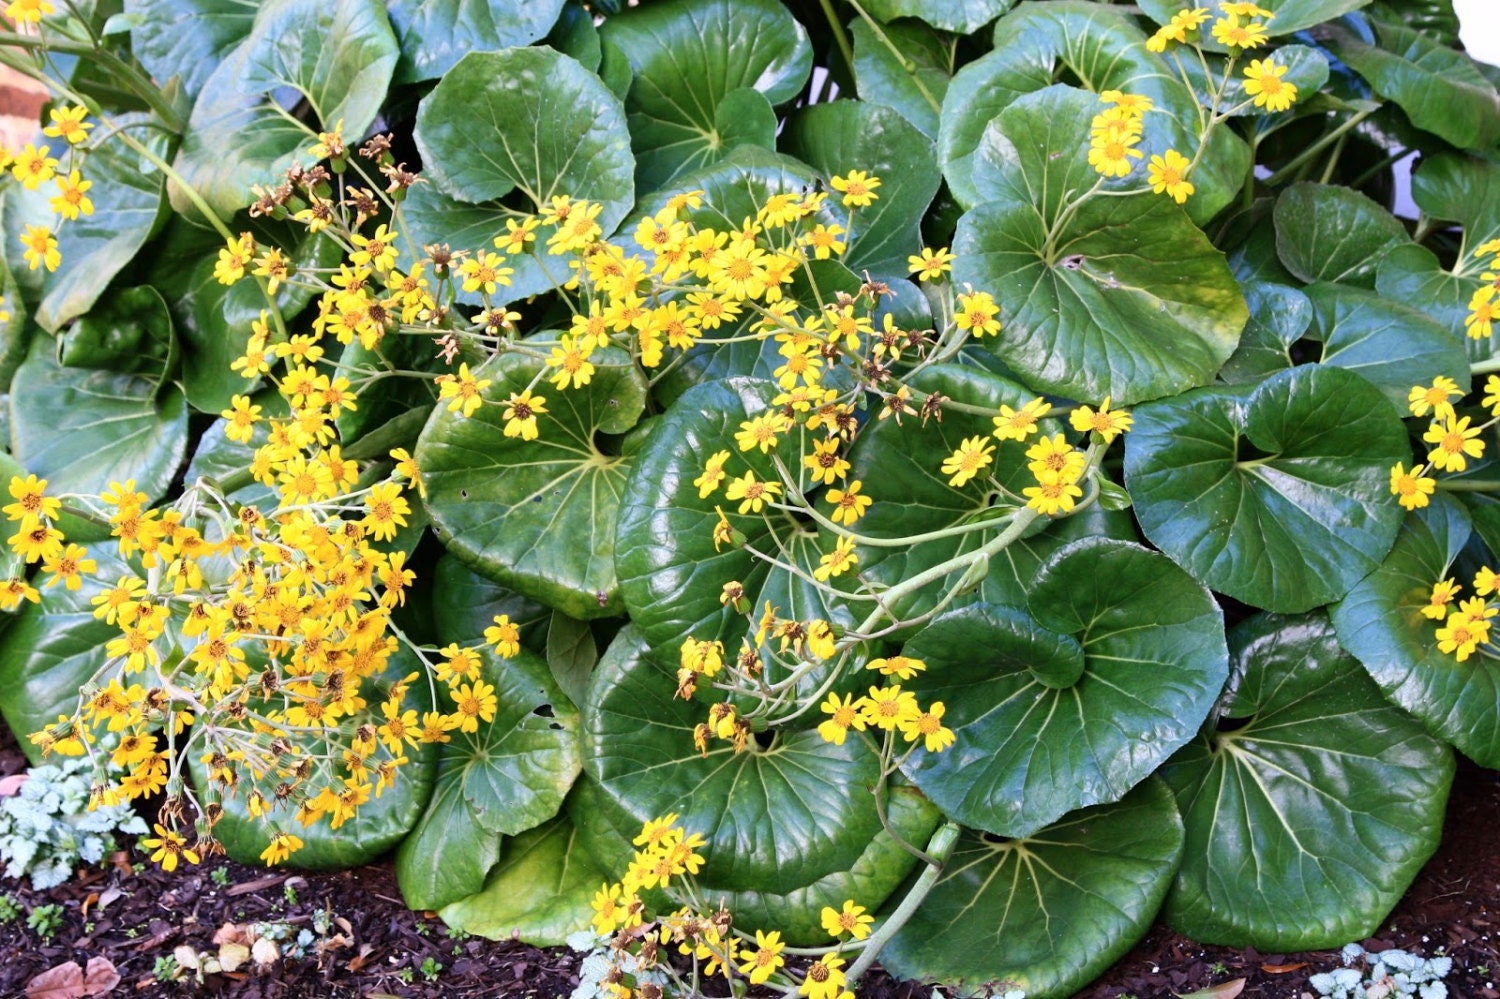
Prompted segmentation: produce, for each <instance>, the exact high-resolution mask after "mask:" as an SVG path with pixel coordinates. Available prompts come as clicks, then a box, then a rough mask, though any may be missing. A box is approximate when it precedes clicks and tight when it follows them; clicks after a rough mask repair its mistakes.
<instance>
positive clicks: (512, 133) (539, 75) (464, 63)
mask: <svg viewBox="0 0 1500 999" xmlns="http://www.w3.org/2000/svg"><path fill="white" fill-rule="evenodd" d="M624 135H625V120H624V113H623V110H622V108H621V107H620V102H619V101H618V100H617V99H616V98H615V97H614V95H613V94H611V93H609V91H608V90H606V89H605V88H604V86H603V84H601V83H600V82H599V78H598V77H596V76H595V75H594V74H592V73H590V72H588V71H587V70H585V69H584V68H583V67H582V66H580V65H579V64H578V63H577V62H576V61H575V60H573V59H570V58H569V57H568V56H565V55H563V54H562V53H560V52H554V51H552V50H551V49H545V48H529V49H506V50H505V51H503V52H471V53H469V54H468V55H467V56H465V57H464V58H463V59H461V60H459V62H458V65H456V66H454V67H453V69H452V70H450V71H449V72H448V73H447V74H446V75H445V76H444V77H443V79H442V82H440V83H439V84H438V85H437V87H436V88H434V89H433V91H432V93H430V94H428V95H427V97H426V99H425V100H423V101H422V106H421V108H420V110H419V111H418V112H417V127H416V140H417V148H418V149H419V150H420V151H421V153H422V161H423V162H424V163H425V164H427V170H428V172H429V173H431V174H432V177H433V179H434V180H435V181H436V183H437V185H438V186H439V187H440V188H441V189H442V190H443V191H445V192H446V193H448V194H450V195H452V196H453V197H455V198H458V199H459V200H461V201H469V202H481V201H489V200H491V199H494V198H500V197H504V196H505V195H507V194H509V193H510V192H511V191H513V190H518V191H520V192H521V193H522V194H524V195H526V197H527V198H528V199H529V200H530V201H531V203H532V204H533V205H537V206H540V205H544V204H546V203H548V202H549V201H550V200H551V198H552V197H553V196H554V195H559V194H566V195H569V196H570V197H574V198H584V199H587V200H589V201H597V202H600V203H602V204H603V206H604V208H603V211H602V212H601V213H600V215H599V218H598V222H599V225H600V226H601V227H603V229H604V231H605V233H606V234H608V233H610V232H613V231H614V227H615V226H616V225H617V224H618V223H619V221H620V219H622V218H624V217H625V213H626V212H627V211H628V210H629V209H630V206H631V204H632V202H633V201H634V189H633V187H632V185H631V179H630V175H631V169H632V167H633V163H632V160H631V156H630V149H629V147H628V146H627V144H626V142H625V138H624Z"/></svg>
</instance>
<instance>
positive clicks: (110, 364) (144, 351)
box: [57, 285, 177, 385]
mask: <svg viewBox="0 0 1500 999" xmlns="http://www.w3.org/2000/svg"><path fill="white" fill-rule="evenodd" d="M57 353H58V359H59V360H60V361H61V362H62V363H63V364H64V365H65V366H67V367H70V368H94V369H98V370H103V371H113V372H116V373H119V374H127V375H140V376H142V377H143V378H146V379H147V380H149V381H151V382H152V383H154V384H157V385H159V384H161V383H162V382H163V381H164V380H165V379H166V378H167V377H168V376H169V375H170V374H171V373H172V369H173V368H174V367H175V365H176V363H177V337H176V334H175V332H174V330H173V329H172V313H171V312H170V311H168V309H167V303H166V301H165V300H163V298H162V297H161V293H160V292H158V291H157V290H156V289H155V288H152V287H151V286H150V285H142V286H140V287H136V288H121V289H119V290H117V291H115V292H113V293H111V294H110V295H109V296H107V297H106V298H104V299H103V300H101V301H100V302H99V303H97V304H96V305H95V306H94V308H92V309H90V310H89V312H88V314H87V315H85V316H81V317H79V318H78V319H77V320H76V321H75V322H74V323H73V324H72V325H71V326H69V327H68V328H67V329H66V330H64V331H63V332H62V333H61V335H60V336H59V337H58V340H57Z"/></svg>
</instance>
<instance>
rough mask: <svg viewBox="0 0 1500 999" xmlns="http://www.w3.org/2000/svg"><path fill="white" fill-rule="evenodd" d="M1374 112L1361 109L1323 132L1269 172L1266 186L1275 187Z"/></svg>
mask: <svg viewBox="0 0 1500 999" xmlns="http://www.w3.org/2000/svg"><path fill="white" fill-rule="evenodd" d="M1374 113H1375V111H1374V110H1373V109H1372V110H1369V111H1361V112H1359V113H1358V114H1356V115H1354V116H1353V117H1352V118H1350V119H1349V120H1348V121H1346V122H1344V123H1343V124H1341V125H1340V126H1339V127H1338V128H1335V129H1333V130H1332V131H1330V132H1325V133H1324V134H1323V136H1322V138H1320V139H1318V141H1317V142H1314V143H1313V144H1312V145H1310V146H1308V147H1307V148H1306V149H1304V150H1302V152H1300V153H1298V154H1297V155H1296V156H1294V157H1292V159H1291V160H1290V161H1289V162H1288V163H1286V164H1285V165H1283V166H1282V168H1281V169H1280V170H1277V171H1276V172H1275V173H1273V174H1271V176H1269V177H1267V178H1266V181H1265V183H1266V186H1267V187H1275V186H1276V185H1277V184H1279V183H1281V182H1282V181H1284V180H1286V178H1288V177H1290V176H1291V175H1292V174H1294V173H1296V172H1297V171H1298V170H1300V169H1302V167H1303V166H1304V165H1306V164H1307V163H1308V162H1309V161H1311V160H1312V159H1313V158H1315V157H1316V156H1318V155H1319V154H1320V153H1322V152H1323V150H1324V149H1326V148H1327V147H1328V146H1329V145H1331V144H1332V143H1335V142H1337V141H1339V138H1340V137H1342V136H1343V135H1344V133H1346V132H1348V131H1349V130H1350V129H1352V128H1354V127H1355V126H1357V125H1358V124H1359V123H1360V122H1362V121H1364V120H1365V119H1366V118H1368V117H1370V115H1372V114H1374Z"/></svg>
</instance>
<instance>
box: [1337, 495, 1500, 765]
mask: <svg viewBox="0 0 1500 999" xmlns="http://www.w3.org/2000/svg"><path fill="white" fill-rule="evenodd" d="M1470 530H1471V524H1470V520H1469V516H1468V514H1466V513H1465V512H1464V510H1463V508H1462V507H1461V506H1459V505H1458V503H1456V502H1454V501H1453V500H1450V499H1447V498H1446V497H1441V496H1440V497H1437V498H1435V499H1434V501H1433V503H1432V505H1430V506H1428V507H1427V508H1426V509H1423V510H1415V511H1413V512H1411V513H1409V514H1407V515H1406V520H1405V522H1403V523H1402V525H1401V533H1400V535H1399V536H1398V537H1397V538H1396V546H1395V547H1394V548H1392V549H1391V553H1390V555H1389V556H1387V558H1386V560H1385V561H1384V562H1383V563H1381V565H1380V567H1379V568H1378V569H1376V570H1375V571H1374V572H1372V573H1370V574H1369V576H1367V577H1365V579H1364V580H1362V581H1361V582H1360V583H1359V585H1358V586H1356V587H1354V589H1352V590H1350V591H1349V595H1348V596H1347V597H1345V598H1344V599H1343V600H1342V601H1341V602H1340V603H1339V604H1338V606H1336V607H1335V608H1334V609H1333V624H1334V627H1335V628H1337V629H1338V635H1339V641H1340V643H1342V644H1343V646H1344V648H1346V649H1348V650H1349V652H1350V653H1352V654H1353V655H1354V657H1355V658H1356V659H1358V660H1359V661H1360V662H1361V663H1363V664H1364V667H1365V669H1366V670H1368V671H1369V673H1370V676H1372V677H1374V679H1375V682H1376V683H1377V684H1379V685H1380V689H1381V690H1383V691H1385V695H1386V696H1387V697H1389V698H1390V699H1391V700H1393V701H1395V702H1396V703H1397V704H1399V705H1401V707H1403V708H1405V709H1406V710H1407V711H1410V712H1411V713H1412V714H1413V715H1415V716H1416V717H1417V718H1419V719H1421V721H1422V723H1423V724H1424V725H1426V726H1427V729H1428V731H1430V732H1431V733H1432V734H1434V735H1436V736H1440V737H1441V738H1443V739H1446V740H1448V741H1449V742H1451V743H1453V744H1454V745H1455V746H1457V747H1458V749H1459V750H1460V751H1461V752H1463V754H1464V755H1465V756H1468V757H1469V758H1470V759H1472V760H1474V761H1475V762H1477V763H1479V764H1480V765H1482V766H1486V767H1494V768H1500V664H1497V663H1496V662H1495V660H1493V659H1491V658H1490V657H1489V656H1486V655H1478V656H1472V657H1470V658H1469V659H1468V660H1467V661H1465V662H1458V661H1457V660H1456V659H1454V658H1453V656H1452V655H1451V654H1449V653H1445V652H1441V651H1439V650H1438V647H1437V635H1436V633H1435V632H1436V630H1437V626H1436V623H1435V622H1433V621H1430V620H1428V619H1427V618H1425V617H1423V616H1422V614H1421V608H1422V607H1423V606H1425V605H1426V604H1427V602H1428V596H1429V594H1430V593H1431V592H1432V586H1433V584H1434V583H1436V582H1438V581H1439V580H1442V579H1447V578H1448V577H1449V576H1451V575H1453V562H1454V560H1455V559H1457V558H1458V554H1459V552H1460V551H1461V550H1462V549H1463V547H1464V545H1465V544H1466V543H1467V542H1468V540H1469V533H1470Z"/></svg>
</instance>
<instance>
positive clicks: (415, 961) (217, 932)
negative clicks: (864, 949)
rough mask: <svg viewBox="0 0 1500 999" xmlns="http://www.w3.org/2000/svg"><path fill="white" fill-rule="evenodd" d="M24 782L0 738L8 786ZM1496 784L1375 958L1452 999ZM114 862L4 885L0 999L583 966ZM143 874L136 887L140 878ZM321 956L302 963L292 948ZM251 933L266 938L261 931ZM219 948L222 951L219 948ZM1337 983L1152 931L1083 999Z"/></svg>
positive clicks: (1489, 941) (1247, 992)
mask: <svg viewBox="0 0 1500 999" xmlns="http://www.w3.org/2000/svg"><path fill="white" fill-rule="evenodd" d="M24 768H25V760H24V758H23V757H22V756H21V754H20V752H19V750H18V749H17V748H16V746H15V743H14V740H13V739H12V738H11V737H10V735H9V733H8V732H5V731H4V726H3V725H0V777H3V776H5V775H8V774H11V773H15V772H17V771H19V770H22V769H24ZM1496 830H1500V773H1496V772H1494V771H1487V770H1482V769H1480V768H1478V767H1476V766H1474V765H1472V764H1469V763H1467V762H1466V761H1461V763H1460V767H1459V771H1458V778H1457V780H1456V782H1455V784H1454V790H1453V795H1452V798H1451V799H1450V802H1449V807H1448V821H1447V826H1446V830H1445V835H1444V840H1443V844H1442V847H1441V849H1440V850H1439V852H1438V854H1437V855H1436V856H1435V857H1434V858H1433V859H1432V861H1431V862H1430V863H1428V865H1427V866H1426V867H1425V868H1424V869H1423V870H1422V872H1421V874H1420V875H1419V876H1418V878H1417V880H1416V882H1415V883H1414V884H1413V886H1412V888H1411V890H1410V891H1409V892H1408V894H1407V896H1406V898H1405V900H1403V901H1402V903H1401V904H1400V906H1398V907H1397V909H1396V911H1395V912H1394V913H1392V915H1391V917H1390V918H1389V919H1388V920H1387V921H1386V923H1385V924H1384V925H1383V926H1382V928H1381V930H1380V932H1379V933H1378V934H1377V935H1376V936H1375V937H1374V938H1373V939H1371V940H1368V941H1365V945H1366V947H1367V948H1368V949H1370V950H1380V949H1385V948H1389V947H1401V948H1404V949H1407V950H1413V951H1417V952H1420V953H1422V954H1424V955H1432V954H1435V953H1438V952H1444V953H1447V954H1449V955H1451V956H1452V957H1453V959H1454V967H1453V971H1452V973H1451V974H1450V975H1449V977H1448V978H1447V979H1446V982H1447V984H1448V989H1449V992H1448V994H1449V995H1450V996H1452V997H1455V999H1459V997H1463V999H1500V990H1497V987H1496V983H1497V981H1500V851H1497V850H1496V844H1497V840H1496ZM144 859H145V858H144V856H143V855H142V854H141V853H140V852H139V851H135V852H132V851H130V850H124V851H121V852H120V853H119V854H117V855H116V856H115V857H113V858H111V861H110V863H107V864H105V865H103V866H102V867H100V868H97V869H91V870H86V871H83V872H81V874H80V876H78V877H76V878H74V879H73V880H71V881H69V882H68V883H66V884H64V885H62V886H60V887H58V888H56V889H53V890H51V891H47V892H37V891H33V890H32V889H31V887H30V884H29V882H25V881H20V882H17V881H14V880H10V879H5V878H0V893H4V894H8V895H9V896H10V898H12V899H13V900H14V901H15V902H17V903H18V904H19V906H20V908H21V910H22V912H23V915H22V916H21V917H18V918H16V919H13V920H11V921H9V922H5V923H0V954H4V955H5V958H4V960H3V961H0V997H6V999H9V997H21V996H23V995H24V994H25V990H26V986H27V983H28V982H29V981H31V980H32V979H33V978H34V977H35V976H37V975H39V974H41V973H42V972H44V971H47V970H48V969H50V968H53V967H56V966H57V965H60V964H64V963H67V962H71V961H76V962H78V963H79V964H85V963H86V962H87V961H88V960H89V959H90V958H105V959H107V960H108V961H109V962H110V963H112V964H113V966H114V969H115V971H116V972H117V973H118V974H119V976H120V982H119V983H118V984H117V985H116V986H115V987H114V988H113V989H112V990H111V991H109V992H108V993H107V994H108V995H112V996H141V997H154V996H186V995H209V996H214V995H222V996H235V997H243V999H312V997H318V999H323V997H327V999H345V997H348V999H355V997H358V999H383V997H388V996H399V997H403V999H407V997H411V999H478V997H492V996H503V997H516V999H522V997H538V999H552V997H554V996H568V995H569V994H570V993H571V992H572V990H573V988H574V986H575V985H576V984H577V981H578V977H577V976H578V962H579V955H576V954H573V953H571V952H569V951H567V950H566V949H545V950H543V949H537V948H534V947H529V946H527V945H525V944H522V943H520V942H517V941H503V942H498V943H497V942H492V941H489V940H481V939H475V938H465V937H463V936H462V935H457V936H455V935H450V934H449V933H448V931H447V929H446V928H445V927H444V926H443V924H442V922H441V921H440V920H438V919H437V918H436V917H435V916H433V915H432V914H423V913H418V912H411V911H409V910H408V909H407V908H406V906H405V905H404V904H403V903H402V901H401V894H400V891H399V890H398V888H397V887H396V880H395V874H394V871H393V869H392V867H391V865H390V864H389V863H377V864H371V865H368V866H365V867H361V868H358V869H355V870H351V871H343V872H338V873H331V874H313V873H298V872H295V871H288V870H279V869H278V870H275V871H269V872H268V871H265V870H262V869H258V868H249V867H242V866H240V865H238V864H234V863H230V862H227V861H220V860H213V861H209V862H207V863H205V864H203V865H201V866H199V867H195V868H188V869H179V870H178V871H177V872H176V873H173V874H167V873H165V872H163V871H161V870H159V869H157V868H156V867H155V866H154V865H151V864H149V863H146V864H144V865H140V861H142V860H144ZM138 865H140V869H139V870H137V869H136V867H137V866H138ZM44 904H57V905H61V906H62V908H63V919H62V925H61V926H60V928H59V929H58V930H57V932H56V934H55V935H54V936H53V937H52V939H51V940H50V941H43V940H41V939H39V937H38V936H37V934H36V933H35V932H33V931H32V930H30V929H28V928H27V926H26V925H25V916H24V914H25V913H29V912H31V911H32V909H33V908H35V907H36V906H38V905H44ZM257 923H260V924H271V925H273V926H275V925H280V926H284V927H286V929H285V930H283V931H282V932H283V934H284V935H285V936H287V937H288V938H289V939H287V940H286V941H284V942H283V943H281V944H278V949H279V956H276V957H275V958H274V959H272V960H269V961H266V962H264V963H262V964H260V965H256V963H255V962H254V961H246V962H245V963H244V965H243V966H242V967H239V968H236V969H235V970H233V971H229V972H224V971H212V970H210V971H209V972H208V973H205V974H204V975H203V976H202V980H201V981H200V980H199V977H198V976H197V975H195V974H192V973H187V974H186V975H184V977H183V978H182V979H180V980H178V981H166V982H163V981H160V980H158V975H157V974H156V971H157V968H158V962H159V961H161V960H162V959H164V958H166V957H168V956H169V955H172V954H173V953H174V951H176V952H177V954H179V955H182V954H183V953H184V951H182V950H181V949H180V948H184V947H186V948H188V950H189V952H202V953H206V954H215V955H216V954H218V953H219V952H220V951H221V947H220V943H222V942H224V941H225V940H229V941H230V942H234V941H235V940H244V939H247V938H246V937H245V934H246V932H247V931H249V930H250V928H251V927H252V926H253V924H257ZM301 930H306V931H308V934H309V935H310V937H311V939H310V940H309V941H308V942H307V943H306V946H304V947H301V948H300V949H296V950H295V951H294V949H293V948H294V942H293V940H292V939H290V938H292V937H295V935H296V932H297V931H301ZM256 932H258V931H256ZM216 937H217V940H216ZM1337 965H1338V955H1337V953H1336V952H1332V951H1329V952H1317V953H1310V954H1260V953H1257V952H1255V951H1254V950H1242V949H1235V948H1227V947H1205V946H1200V945H1198V944H1195V943H1193V942H1192V941H1190V940H1187V939H1185V938H1183V937H1180V936H1178V935H1176V934H1174V933H1172V932H1171V931H1169V930H1167V929H1166V928H1165V927H1162V926H1157V927H1155V928H1153V929H1152V931H1151V932H1150V933H1149V934H1148V936H1147V937H1146V938H1145V940H1143V941H1142V942H1141V943H1140V945H1139V946H1137V947H1136V948H1135V949H1134V950H1133V951H1132V952H1131V953H1130V954H1129V955H1128V956H1127V957H1126V958H1125V959H1124V960H1122V961H1121V962H1119V963H1118V964H1117V965H1116V966H1115V967H1114V968H1113V969H1111V970H1110V972H1109V973H1108V974H1107V975H1106V976H1105V977H1104V978H1102V979H1101V980H1100V981H1098V982H1096V983H1094V984H1093V985H1091V986H1090V987H1089V988H1087V989H1085V990H1084V991H1083V992H1080V993H1079V994H1078V996H1077V997H1076V999H1123V997H1126V996H1134V997H1136V999H1158V997H1167V996H1171V995H1173V994H1181V993H1187V992H1193V991H1195V990H1198V989H1203V988H1205V987H1207V986H1209V985H1212V984H1215V983H1219V982H1225V981H1230V980H1233V979H1237V978H1243V979H1245V980H1246V985H1245V989H1244V992H1243V995H1244V996H1245V997H1254V999H1302V997H1303V996H1310V995H1311V993H1310V991H1309V990H1308V988H1307V977H1308V976H1309V975H1311V974H1314V973H1316V972H1319V971H1326V970H1329V969H1331V968H1333V967H1336V966H1337ZM860 995H861V996H863V997H870V999H927V997H928V996H930V995H931V990H930V989H929V988H925V987H923V986H921V985H918V984H916V983H910V982H895V981H892V980H891V979H890V978H888V977H886V976H884V975H881V974H876V975H874V976H871V977H870V978H867V980H866V982H865V984H864V986H863V987H862V988H861V989H860Z"/></svg>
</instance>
